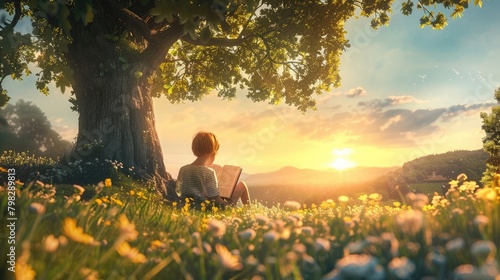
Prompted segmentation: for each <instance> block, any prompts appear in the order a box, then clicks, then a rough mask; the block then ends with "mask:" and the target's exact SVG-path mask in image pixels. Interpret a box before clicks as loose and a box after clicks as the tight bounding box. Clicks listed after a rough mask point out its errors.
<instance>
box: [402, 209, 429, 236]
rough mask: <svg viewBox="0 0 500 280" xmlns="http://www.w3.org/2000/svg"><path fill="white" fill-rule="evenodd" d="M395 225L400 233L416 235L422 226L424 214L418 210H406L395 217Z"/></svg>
mask: <svg viewBox="0 0 500 280" xmlns="http://www.w3.org/2000/svg"><path fill="white" fill-rule="evenodd" d="M396 223H397V224H398V226H399V228H400V229H401V231H402V232H404V233H409V234H416V233H417V232H418V231H420V229H421V228H422V226H423V223H424V214H423V212H422V211H419V210H413V209H410V210H406V211H403V212H400V213H399V215H397V216H396Z"/></svg>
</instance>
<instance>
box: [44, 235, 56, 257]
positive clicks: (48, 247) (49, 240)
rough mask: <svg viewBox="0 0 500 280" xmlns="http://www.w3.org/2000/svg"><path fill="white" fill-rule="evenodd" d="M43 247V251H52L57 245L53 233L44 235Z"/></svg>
mask: <svg viewBox="0 0 500 280" xmlns="http://www.w3.org/2000/svg"><path fill="white" fill-rule="evenodd" d="M43 247H44V249H45V251H47V252H50V253H52V252H54V251H55V250H57V248H58V247H59V239H57V238H55V237H54V235H52V234H51V235H49V236H47V237H45V240H44V242H43Z"/></svg>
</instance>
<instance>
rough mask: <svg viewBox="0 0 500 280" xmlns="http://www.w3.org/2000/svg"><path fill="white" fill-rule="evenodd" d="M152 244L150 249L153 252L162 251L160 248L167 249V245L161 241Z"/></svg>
mask: <svg viewBox="0 0 500 280" xmlns="http://www.w3.org/2000/svg"><path fill="white" fill-rule="evenodd" d="M150 244H151V247H150V248H151V249H152V250H155V249H160V248H165V247H166V245H165V243H163V242H161V241H160V240H153V241H151V243H150Z"/></svg>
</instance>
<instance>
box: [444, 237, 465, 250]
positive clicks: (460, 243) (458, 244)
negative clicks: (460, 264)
mask: <svg viewBox="0 0 500 280" xmlns="http://www.w3.org/2000/svg"><path fill="white" fill-rule="evenodd" d="M464 246H465V240H464V239H463V238H462V237H457V238H455V239H452V240H450V241H448V242H447V243H446V245H445V249H446V251H448V252H450V253H454V252H457V251H460V250H462V249H463V248H464Z"/></svg>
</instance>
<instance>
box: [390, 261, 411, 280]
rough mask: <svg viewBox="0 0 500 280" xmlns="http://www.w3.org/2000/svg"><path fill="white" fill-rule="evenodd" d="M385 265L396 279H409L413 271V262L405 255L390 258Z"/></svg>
mask: <svg viewBox="0 0 500 280" xmlns="http://www.w3.org/2000/svg"><path fill="white" fill-rule="evenodd" d="M387 267H388V268H389V270H390V271H391V273H392V275H394V276H396V278H398V279H410V278H411V275H412V274H413V272H415V264H413V262H412V261H410V260H408V259H407V258H406V257H402V258H394V259H392V261H391V262H390V263H389V265H388V266H387Z"/></svg>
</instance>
